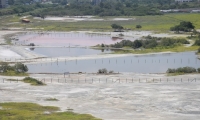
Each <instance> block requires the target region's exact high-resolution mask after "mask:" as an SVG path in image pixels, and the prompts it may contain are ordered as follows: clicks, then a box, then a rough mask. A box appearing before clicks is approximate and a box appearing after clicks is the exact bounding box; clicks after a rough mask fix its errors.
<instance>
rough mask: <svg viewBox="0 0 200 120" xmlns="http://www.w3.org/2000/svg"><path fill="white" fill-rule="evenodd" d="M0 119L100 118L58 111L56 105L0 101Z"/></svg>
mask: <svg viewBox="0 0 200 120" xmlns="http://www.w3.org/2000/svg"><path fill="white" fill-rule="evenodd" d="M0 107H2V109H0V120H100V119H97V118H94V117H93V116H91V115H88V114H77V113H74V112H71V111H67V112H58V111H59V110H60V109H59V108H58V107H52V106H40V105H38V104H34V103H0Z"/></svg>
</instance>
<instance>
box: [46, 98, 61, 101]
mask: <svg viewBox="0 0 200 120" xmlns="http://www.w3.org/2000/svg"><path fill="white" fill-rule="evenodd" d="M45 100H46V101H58V99H56V98H47V99H45Z"/></svg>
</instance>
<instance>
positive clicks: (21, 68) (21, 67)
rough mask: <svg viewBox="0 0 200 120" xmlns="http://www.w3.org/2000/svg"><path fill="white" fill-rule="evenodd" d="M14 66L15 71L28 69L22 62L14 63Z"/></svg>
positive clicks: (22, 71)
mask: <svg viewBox="0 0 200 120" xmlns="http://www.w3.org/2000/svg"><path fill="white" fill-rule="evenodd" d="M14 68H15V71H16V72H21V73H24V72H27V71H28V67H27V66H26V65H24V64H22V63H17V64H15V66H14Z"/></svg>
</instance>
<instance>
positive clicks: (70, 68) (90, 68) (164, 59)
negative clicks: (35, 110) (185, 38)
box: [28, 52, 200, 73]
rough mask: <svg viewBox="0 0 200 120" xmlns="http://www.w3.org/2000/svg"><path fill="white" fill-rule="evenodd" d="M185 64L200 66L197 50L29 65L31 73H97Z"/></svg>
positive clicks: (158, 69)
mask: <svg viewBox="0 0 200 120" xmlns="http://www.w3.org/2000/svg"><path fill="white" fill-rule="evenodd" d="M185 66H189V67H194V68H199V67H200V60H199V59H197V56H196V55H195V52H183V53H170V54H157V55H143V56H136V55H133V56H127V57H115V58H105V59H90V60H73V61H67V62H65V61H64V62H58V63H57V62H53V63H42V64H34V65H28V68H29V72H30V73H64V72H71V73H73V72H87V73H92V72H93V73H96V72H97V71H98V69H102V68H106V69H107V70H113V71H114V72H134V73H165V72H166V71H167V69H168V68H178V67H185Z"/></svg>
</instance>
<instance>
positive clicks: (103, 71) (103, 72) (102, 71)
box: [98, 68, 108, 74]
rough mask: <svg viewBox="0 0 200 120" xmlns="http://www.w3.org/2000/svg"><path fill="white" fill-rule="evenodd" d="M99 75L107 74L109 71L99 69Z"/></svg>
mask: <svg viewBox="0 0 200 120" xmlns="http://www.w3.org/2000/svg"><path fill="white" fill-rule="evenodd" d="M98 73H99V74H106V73H108V71H107V69H106V68H103V69H99V70H98Z"/></svg>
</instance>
